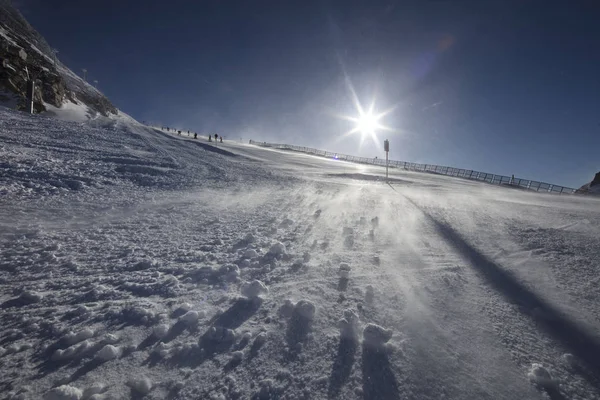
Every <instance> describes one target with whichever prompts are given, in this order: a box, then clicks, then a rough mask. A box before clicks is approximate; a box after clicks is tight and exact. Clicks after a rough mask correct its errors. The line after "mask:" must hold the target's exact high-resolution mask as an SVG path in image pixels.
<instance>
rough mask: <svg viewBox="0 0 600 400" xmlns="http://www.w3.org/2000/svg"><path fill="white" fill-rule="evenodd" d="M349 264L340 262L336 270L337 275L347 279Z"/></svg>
mask: <svg viewBox="0 0 600 400" xmlns="http://www.w3.org/2000/svg"><path fill="white" fill-rule="evenodd" d="M350 270H351V268H350V266H349V265H348V264H346V263H341V264H340V269H339V270H338V275H339V276H340V278H342V279H348V278H349V277H350Z"/></svg>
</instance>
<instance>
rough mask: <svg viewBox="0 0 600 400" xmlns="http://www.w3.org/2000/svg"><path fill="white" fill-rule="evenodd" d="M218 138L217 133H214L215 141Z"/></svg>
mask: <svg viewBox="0 0 600 400" xmlns="http://www.w3.org/2000/svg"><path fill="white" fill-rule="evenodd" d="M218 138H219V135H217V134H216V133H215V142H216V141H217V139H218Z"/></svg>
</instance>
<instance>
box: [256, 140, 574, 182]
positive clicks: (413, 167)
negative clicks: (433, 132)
mask: <svg viewBox="0 0 600 400" xmlns="http://www.w3.org/2000/svg"><path fill="white" fill-rule="evenodd" d="M250 144H253V145H256V146H262V147H271V148H276V149H283V150H292V151H298V152H302V153H308V154H314V155H317V156H321V157H327V158H335V159H338V160H345V161H351V162H355V163H360V164H370V165H381V166H384V167H385V160H384V159H380V158H366V157H357V156H350V155H347V154H340V153H334V152H331V151H325V150H319V149H313V148H310V147H304V146H294V145H290V144H282V143H268V142H257V141H254V140H250ZM389 166H390V168H402V169H405V170H408V171H417V172H427V173H432V174H440V175H447V176H453V177H457V178H464V179H471V180H476V181H481V182H487V183H490V184H492V185H506V186H512V187H519V188H522V189H528V190H535V191H536V192H544V193H554V194H573V193H578V190H577V189H573V188H569V187H565V186H560V185H554V184H551V183H545V182H538V181H532V180H530V179H523V178H517V177H514V178H513V177H512V176H504V175H497V174H491V173H488V172H480V171H474V170H471V169H463V168H453V167H445V166H441V165H434V164H419V163H413V162H408V161H394V160H390V161H389Z"/></svg>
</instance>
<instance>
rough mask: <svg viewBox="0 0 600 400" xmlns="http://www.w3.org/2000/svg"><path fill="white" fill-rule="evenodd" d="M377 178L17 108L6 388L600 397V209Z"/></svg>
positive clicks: (7, 236)
mask: <svg viewBox="0 0 600 400" xmlns="http://www.w3.org/2000/svg"><path fill="white" fill-rule="evenodd" d="M381 173H382V170H381V169H379V168H376V167H370V166H361V165H354V164H350V163H345V162H340V161H337V160H327V159H323V158H317V157H312V156H308V155H304V154H297V153H288V152H282V151H275V150H271V149H262V148H257V147H254V146H249V145H243V144H239V143H233V142H227V143H223V144H218V146H216V147H213V145H209V144H208V143H207V142H205V141H200V140H199V141H195V140H191V139H188V138H187V137H185V136H183V137H180V136H179V137H178V136H171V135H168V134H165V133H163V132H160V131H156V130H154V129H150V128H147V127H144V126H142V125H139V124H137V123H135V122H133V121H131V120H129V119H126V118H117V119H114V120H108V119H99V120H96V121H93V122H90V123H74V122H63V121H58V120H54V119H49V118H45V117H43V116H27V115H24V114H19V113H15V112H12V111H8V110H6V109H0V198H1V199H2V200H1V201H2V207H1V208H0V246H1V248H2V251H1V253H0V308H1V310H0V323H2V329H1V330H0V346H1V347H0V370H1V371H2V374H1V375H0V393H2V394H3V395H4V396H5V397H4V398H7V399H17V398H25V399H29V398H30V399H37V398H60V399H62V398H65V399H67V398H69V399H71V398H73V399H86V398H94V399H98V398H100V399H112V398H114V399H123V398H126V399H127V398H132V399H138V398H144V399H146V398H148V399H196V398H211V399H238V398H239V399H309V398H311V399H321V398H340V399H353V398H357V399H359V398H364V399H400V398H402V399H405V398H408V399H439V398H451V399H471V398H480V399H515V398H523V399H524V398H528V399H529V398H530V399H542V398H551V399H563V398H565V399H566V398H568V399H597V398H600V397H599V395H598V393H599V389H600V385H599V382H598V378H599V377H600V338H599V337H598V327H599V326H600V319H599V318H600V314H599V311H600V307H599V303H598V301H599V299H600V285H599V284H598V282H599V279H600V278H599V277H598V276H599V275H598V274H597V271H596V269H597V266H598V260H599V255H598V248H600V239H599V238H600V208H599V205H600V202H599V201H598V200H597V199H594V198H589V197H571V196H551V195H542V194H538V193H527V192H522V191H517V190H510V189H505V188H498V187H492V186H487V185H485V184H481V183H477V182H471V181H465V180H461V179H453V178H449V177H440V176H435V175H429V174H419V173H414V172H406V171H396V170H391V176H392V177H393V178H394V179H393V180H392V183H391V184H390V185H388V184H386V183H384V182H383V181H381V180H377V179H379V178H377V177H381ZM255 280H258V281H260V282H253V281H255ZM244 282H252V283H251V284H250V283H248V284H246V285H244V286H242V285H243V284H244ZM246 296H250V297H246ZM288 300H289V301H288ZM313 311H314V314H313ZM373 324H374V325H373ZM367 326H369V329H368V330H367V331H369V335H370V336H369V338H370V339H369V340H363V329H364V328H365V327H367ZM378 326H379V327H381V328H378ZM367 331H365V336H367V335H366V333H367ZM390 333H391V338H390V336H389V334H390ZM371 336H373V338H371ZM373 340H374V341H373ZM69 396H71V397H69Z"/></svg>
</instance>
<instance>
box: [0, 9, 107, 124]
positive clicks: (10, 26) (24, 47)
mask: <svg viewBox="0 0 600 400" xmlns="http://www.w3.org/2000/svg"><path fill="white" fill-rule="evenodd" d="M0 5H1V6H2V13H0V29H1V30H2V32H3V35H0V63H1V64H2V68H0V95H1V97H2V98H0V101H4V102H5V101H6V100H7V98H8V97H14V98H16V99H17V100H16V107H17V108H18V109H25V103H26V90H27V81H28V80H29V79H32V80H34V81H35V82H36V86H35V90H34V98H33V107H34V111H35V112H43V111H46V107H45V106H44V103H47V104H51V105H53V106H55V107H61V106H62V105H63V104H64V103H65V102H66V101H67V100H70V101H72V102H75V103H77V102H82V103H84V104H86V105H87V106H88V107H89V108H90V109H91V110H94V111H96V112H98V113H100V114H102V115H104V116H108V115H109V114H117V113H118V110H117V109H116V108H115V106H113V105H112V104H111V103H110V101H109V100H108V99H107V98H106V97H105V96H104V95H103V94H102V93H100V92H99V91H98V90H96V89H95V88H94V87H92V86H90V85H89V84H88V83H86V82H85V81H84V80H83V79H81V78H79V77H78V76H77V75H76V74H74V73H73V72H71V71H69V70H68V68H67V67H65V66H64V65H62V64H61V63H60V60H58V59H57V58H56V55H55V54H54V52H53V50H52V48H51V47H50V46H49V45H48V43H46V41H45V40H44V38H43V37H42V36H41V35H40V34H39V33H38V32H36V31H35V29H33V28H32V27H31V25H29V23H28V22H27V21H26V20H25V18H24V17H23V16H22V15H21V13H19V11H18V10H16V9H15V8H14V7H13V6H12V4H11V3H10V2H9V1H6V0H0Z"/></svg>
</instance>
